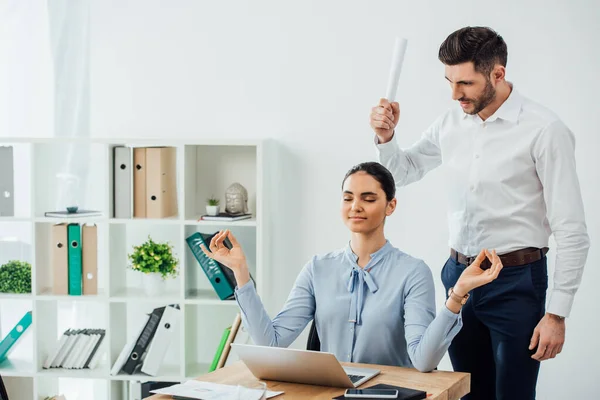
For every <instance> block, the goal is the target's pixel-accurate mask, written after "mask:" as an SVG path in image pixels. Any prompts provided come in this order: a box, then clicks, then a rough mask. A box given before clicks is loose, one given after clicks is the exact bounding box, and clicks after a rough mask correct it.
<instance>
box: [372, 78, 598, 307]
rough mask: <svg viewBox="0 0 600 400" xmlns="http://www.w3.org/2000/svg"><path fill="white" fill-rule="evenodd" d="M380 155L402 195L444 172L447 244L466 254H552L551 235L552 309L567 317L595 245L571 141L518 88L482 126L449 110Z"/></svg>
mask: <svg viewBox="0 0 600 400" xmlns="http://www.w3.org/2000/svg"><path fill="white" fill-rule="evenodd" d="M376 141H377V138H376ZM377 149H378V156H379V160H380V162H381V164H383V165H384V166H386V167H387V168H388V169H389V170H390V171H391V172H392V174H393V175H394V179H395V180H396V185H397V186H399V187H400V186H404V185H407V184H409V183H412V182H415V181H418V180H419V179H421V178H422V177H423V176H424V175H425V174H426V173H427V172H429V171H431V170H432V169H434V168H436V167H438V166H440V165H442V164H443V167H444V171H445V179H444V181H445V184H446V185H447V188H446V193H447V198H448V227H449V230H450V240H449V245H450V247H452V248H454V249H455V250H456V251H458V252H460V253H463V254H465V255H467V256H475V255H477V254H478V253H479V251H480V250H481V249H483V248H487V249H496V251H497V252H498V254H503V253H508V252H511V251H513V250H518V249H522V248H525V247H540V248H541V247H546V246H548V238H549V236H550V234H554V238H555V240H556V243H557V250H556V264H555V272H554V287H553V288H552V290H551V292H550V296H549V301H548V309H547V311H548V312H550V313H552V314H556V315H560V316H565V317H566V316H568V315H569V312H570V310H571V307H572V304H573V297H574V295H575V292H576V291H577V288H578V287H579V284H580V282H581V275H582V273H583V267H584V264H585V261H586V258H587V252H588V248H589V238H588V235H587V228H586V224H585V218H584V211H583V203H582V200H581V192H580V189H579V181H578V179H577V172H576V169H575V155H574V150H575V138H574V136H573V134H572V133H571V131H570V130H569V129H568V128H567V127H566V126H565V124H563V123H562V122H561V121H560V119H559V118H558V117H557V116H556V115H555V114H554V113H552V111H550V110H548V109H546V108H545V107H543V106H541V105H540V104H537V103H535V102H533V101H531V100H529V99H527V98H525V97H523V96H521V95H520V94H519V93H518V92H517V91H516V90H514V89H513V90H512V92H511V94H510V95H509V97H508V99H507V100H506V101H505V102H504V103H503V104H502V105H501V106H500V108H499V109H498V110H497V111H496V112H495V113H494V114H493V115H492V116H490V117H489V118H488V119H487V120H486V121H483V120H482V119H481V118H480V117H479V116H478V115H468V114H465V113H464V112H463V111H462V109H461V108H460V107H456V108H452V109H450V110H448V111H447V112H446V113H444V114H443V115H441V116H440V117H439V118H438V119H437V120H436V121H435V122H434V123H433V124H432V125H431V126H430V127H429V128H428V129H427V130H426V131H425V132H424V133H423V135H422V137H421V139H420V140H419V141H418V142H417V143H415V144H414V145H413V146H412V147H410V148H408V149H404V150H402V149H400V147H399V146H398V143H397V141H396V135H395V136H394V137H393V138H392V140H391V141H390V142H388V143H384V144H377Z"/></svg>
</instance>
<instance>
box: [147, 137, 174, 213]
mask: <svg viewBox="0 0 600 400" xmlns="http://www.w3.org/2000/svg"><path fill="white" fill-rule="evenodd" d="M176 215H177V149H176V148H175V147H148V148H146V217H147V218H166V217H172V216H176Z"/></svg>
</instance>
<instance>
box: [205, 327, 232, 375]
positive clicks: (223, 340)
mask: <svg viewBox="0 0 600 400" xmlns="http://www.w3.org/2000/svg"><path fill="white" fill-rule="evenodd" d="M230 333H231V327H227V328H225V330H224V331H223V335H222V336H221V342H219V346H218V347H217V351H216V352H215V356H214V358H213V361H212V364H211V365H210V368H209V369H208V372H213V371H214V370H215V369H217V365H218V364H219V358H221V353H222V352H223V349H224V348H225V343H227V339H228V338H229V335H230Z"/></svg>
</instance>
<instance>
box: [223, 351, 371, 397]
mask: <svg viewBox="0 0 600 400" xmlns="http://www.w3.org/2000/svg"><path fill="white" fill-rule="evenodd" d="M231 347H232V348H233V349H234V351H235V352H236V354H237V355H238V356H239V357H240V359H241V360H242V361H243V362H244V364H246V366H247V367H248V369H249V370H250V372H252V374H253V375H254V376H255V377H257V378H258V379H266V380H271V381H281V382H294V383H304V384H309V385H319V386H332V387H339V388H354V387H358V386H360V385H362V384H363V383H365V382H366V381H368V380H369V379H371V378H373V377H374V376H377V375H378V374H379V373H380V372H381V371H379V370H377V369H371V368H354V367H342V365H341V364H340V362H339V361H338V359H337V358H335V356H334V355H333V354H332V353H326V352H321V351H310V350H296V349H287V348H281V347H270V346H256V345H250V344H238V343H232V344H231Z"/></svg>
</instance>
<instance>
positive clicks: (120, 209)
mask: <svg viewBox="0 0 600 400" xmlns="http://www.w3.org/2000/svg"><path fill="white" fill-rule="evenodd" d="M131 179H132V171H131V149H130V148H129V147H123V146H120V147H115V148H114V177H113V180H114V182H113V186H114V187H113V189H114V190H113V195H114V216H115V218H131Z"/></svg>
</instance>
